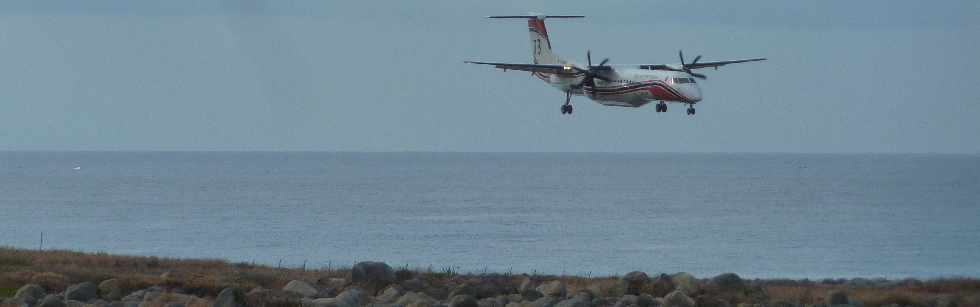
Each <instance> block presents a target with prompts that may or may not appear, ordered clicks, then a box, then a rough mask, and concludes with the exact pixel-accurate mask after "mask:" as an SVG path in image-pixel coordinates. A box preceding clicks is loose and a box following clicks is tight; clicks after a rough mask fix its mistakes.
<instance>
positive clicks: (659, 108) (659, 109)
mask: <svg viewBox="0 0 980 307" xmlns="http://www.w3.org/2000/svg"><path fill="white" fill-rule="evenodd" d="M661 112H667V103H666V102H663V101H661V102H658V103H657V113H661Z"/></svg>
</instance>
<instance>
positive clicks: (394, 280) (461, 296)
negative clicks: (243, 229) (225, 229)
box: [0, 248, 980, 307]
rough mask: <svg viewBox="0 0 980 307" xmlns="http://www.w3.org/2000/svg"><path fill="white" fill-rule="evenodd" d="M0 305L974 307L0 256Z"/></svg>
mask: <svg viewBox="0 0 980 307" xmlns="http://www.w3.org/2000/svg"><path fill="white" fill-rule="evenodd" d="M0 305H2V306H39V307H73V306H78V307H82V306H88V307H147V306H160V307H177V306H184V307H191V306H202V307H203V306H220V307H232V306H304V307H357V306H377V307H399V306H401V307H409V306H412V307H434V306H450V307H455V306H459V307H464V306H468V307H589V306H591V307H602V306H618V307H627V306H637V307H653V306H665V307H674V306H677V307H693V306H830V305H834V306H838V305H844V306H866V307H876V306H923V307H926V306H937V307H940V306H944V307H945V306H978V305H980V280H978V279H975V278H949V279H930V280H916V279H903V280H887V279H863V278H856V279H838V280H834V279H827V280H821V281H810V280H789V279H753V280H750V279H743V278H741V277H739V276H738V275H736V274H733V273H726V274H721V275H718V276H698V277H695V276H692V275H690V274H687V273H676V274H672V275H666V274H661V275H655V274H651V275H648V274H647V273H644V272H631V273H629V274H626V275H624V276H603V277H583V276H554V275H528V274H520V273H509V274H460V273H458V272H454V271H453V270H452V269H450V268H442V269H435V270H433V269H427V270H426V269H422V270H419V269H410V268H392V267H390V266H388V265H387V264H385V263H383V262H361V263H358V264H355V265H354V266H353V267H350V268H337V269H335V268H329V269H328V268H277V267H272V266H264V265H253V264H248V263H231V262H227V261H223V260H214V259H173V258H158V257H140V256H120V255H110V254H105V253H82V252H73V251H64V250H50V251H37V250H26V249H16V248H0Z"/></svg>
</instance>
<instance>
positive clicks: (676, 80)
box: [674, 78, 694, 84]
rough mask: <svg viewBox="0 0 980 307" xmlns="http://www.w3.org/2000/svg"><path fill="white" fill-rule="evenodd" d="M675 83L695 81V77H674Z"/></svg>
mask: <svg viewBox="0 0 980 307" xmlns="http://www.w3.org/2000/svg"><path fill="white" fill-rule="evenodd" d="M674 83H675V84H685V83H694V78H674Z"/></svg>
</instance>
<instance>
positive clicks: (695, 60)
mask: <svg viewBox="0 0 980 307" xmlns="http://www.w3.org/2000/svg"><path fill="white" fill-rule="evenodd" d="M700 59H701V55H700V54H699V55H698V56H696V57H694V61H691V65H694V64H697V63H698V60H700Z"/></svg>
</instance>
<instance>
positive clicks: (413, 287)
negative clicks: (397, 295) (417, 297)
mask: <svg viewBox="0 0 980 307" xmlns="http://www.w3.org/2000/svg"><path fill="white" fill-rule="evenodd" d="M400 285H401V286H402V289H404V290H405V291H412V292H418V291H422V289H424V288H425V281H423V280H421V279H419V278H418V277H416V278H412V279H409V280H406V281H402V282H401V283H400Z"/></svg>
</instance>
